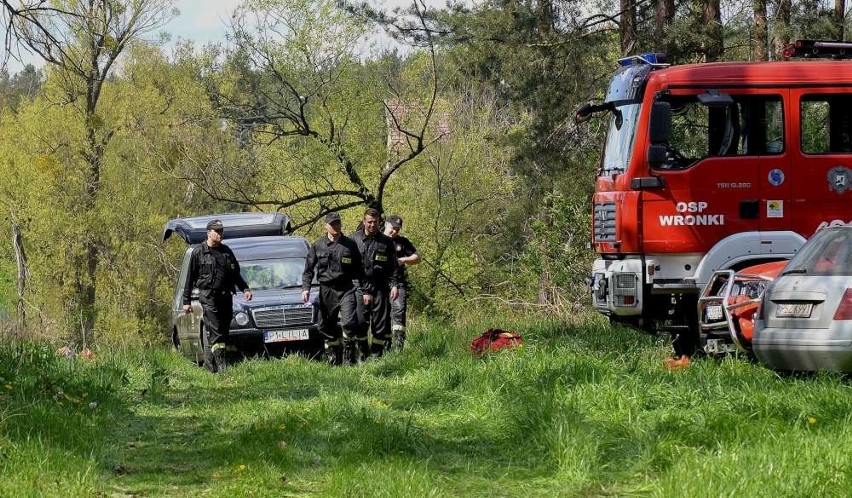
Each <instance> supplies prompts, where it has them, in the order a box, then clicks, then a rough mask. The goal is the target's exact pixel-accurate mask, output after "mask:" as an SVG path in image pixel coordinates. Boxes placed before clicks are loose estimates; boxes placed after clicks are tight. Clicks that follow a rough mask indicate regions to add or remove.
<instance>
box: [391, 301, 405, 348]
mask: <svg viewBox="0 0 852 498" xmlns="http://www.w3.org/2000/svg"><path fill="white" fill-rule="evenodd" d="M398 290H399V295H397V296H396V299H394V300H393V301H391V303H390V306H391V312H390V313H391V330H392V331H393V339H392V341H393V342H392V344H391V349H394V350H401V349H402V347H403V346H404V345H405V327H406V319H405V315H406V312H407V311H408V302H407V300H406V298H407V297H408V296H407V291H406V288H405V285H400V286H399V287H398Z"/></svg>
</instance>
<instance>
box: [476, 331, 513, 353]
mask: <svg viewBox="0 0 852 498" xmlns="http://www.w3.org/2000/svg"><path fill="white" fill-rule="evenodd" d="M523 344H524V338H523V337H521V335H520V334H516V333H515V332H509V331H507V330H501V329H488V330H486V331H485V332H483V333H482V335H480V336H479V337H477V338H476V339H474V340H473V342H471V343H470V352H471V353H474V354H483V353H485V352H486V351H499V350H501V349H505V348H513V347H517V346H521V345H523Z"/></svg>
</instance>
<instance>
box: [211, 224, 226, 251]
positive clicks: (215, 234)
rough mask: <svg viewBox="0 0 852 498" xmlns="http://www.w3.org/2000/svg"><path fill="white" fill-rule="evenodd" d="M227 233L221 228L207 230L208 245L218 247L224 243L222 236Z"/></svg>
mask: <svg viewBox="0 0 852 498" xmlns="http://www.w3.org/2000/svg"><path fill="white" fill-rule="evenodd" d="M224 232H225V231H224V230H222V229H221V228H217V229H215V230H214V229H212V228H211V229H210V230H207V245H208V246H213V247H216V246H218V245H219V243H220V242H222V234H223V233H224Z"/></svg>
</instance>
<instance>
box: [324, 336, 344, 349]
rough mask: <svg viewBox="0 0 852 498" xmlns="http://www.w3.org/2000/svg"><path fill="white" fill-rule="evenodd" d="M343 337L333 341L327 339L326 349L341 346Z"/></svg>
mask: <svg viewBox="0 0 852 498" xmlns="http://www.w3.org/2000/svg"><path fill="white" fill-rule="evenodd" d="M340 342H341V339H340V338H337V339H335V340H333V341H325V349H328V348H333V347H334V346H340Z"/></svg>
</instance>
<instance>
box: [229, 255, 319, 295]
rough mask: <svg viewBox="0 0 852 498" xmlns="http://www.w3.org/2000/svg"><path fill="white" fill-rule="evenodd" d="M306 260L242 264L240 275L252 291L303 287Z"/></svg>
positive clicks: (290, 259) (284, 259)
mask: <svg viewBox="0 0 852 498" xmlns="http://www.w3.org/2000/svg"><path fill="white" fill-rule="evenodd" d="M304 270H305V259H304V258H279V259H259V260H251V261H244V262H241V263H240V273H241V274H242V276H243V278H244V279H245V281H246V283H248V285H249V288H251V289H252V290H265V289H281V288H285V287H301V286H302V272H303V271H304Z"/></svg>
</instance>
